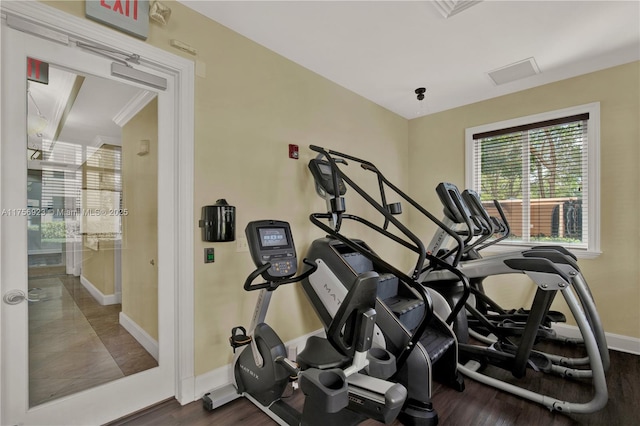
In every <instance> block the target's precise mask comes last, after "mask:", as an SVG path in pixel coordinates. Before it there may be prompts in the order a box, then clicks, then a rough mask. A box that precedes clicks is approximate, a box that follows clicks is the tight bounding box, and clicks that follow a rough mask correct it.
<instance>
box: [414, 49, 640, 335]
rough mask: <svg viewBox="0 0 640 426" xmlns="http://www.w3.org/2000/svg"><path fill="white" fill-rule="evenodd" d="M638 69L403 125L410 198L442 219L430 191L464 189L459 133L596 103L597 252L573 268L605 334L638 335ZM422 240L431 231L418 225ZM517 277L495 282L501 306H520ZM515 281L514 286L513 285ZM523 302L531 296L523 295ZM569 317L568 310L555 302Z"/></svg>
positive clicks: (565, 83) (566, 82) (528, 92)
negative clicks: (448, 185)
mask: <svg viewBox="0 0 640 426" xmlns="http://www.w3.org/2000/svg"><path fill="white" fill-rule="evenodd" d="M639 85H640V63H639V62H635V63H631V64H627V65H622V66H618V67H614V68H610V69H606V70H603V71H599V72H594V73H591V74H586V75H583V76H580V77H575V78H571V79H568V80H563V81H560V82H557V83H553V84H548V85H545V86H540V87H536V88H533V89H530V90H525V91H522V92H518V93H514V94H511V95H506V96H502V97H499V98H494V99H490V100H487V101H484V102H479V103H475V104H472V105H467V106H464V107H460V108H455V109H451V110H448V111H444V112H441V113H437V114H433V115H429V116H426V117H423V118H420V119H415V120H411V121H410V122H409V152H410V153H411V157H410V159H409V170H410V173H409V182H410V188H411V193H412V194H416V196H417V197H418V199H419V201H420V202H422V203H424V205H425V206H427V207H428V208H431V210H433V211H437V212H438V215H441V211H442V209H441V207H440V203H439V201H438V199H437V196H436V194H435V190H434V189H435V187H436V185H437V184H438V183H439V182H440V181H450V182H453V183H455V184H457V185H459V186H461V187H464V183H465V175H464V158H465V157H464V154H465V153H464V146H465V141H464V131H465V128H467V127H473V126H478V125H481V124H487V123H492V122H497V121H502V120H508V119H512V118H517V117H522V116H526V115H530V114H536V113H542V112H546V111H552V110H556V109H561V108H566V107H571V106H575V105H582V104H586V103H590V102H600V108H601V142H600V143H601V160H600V161H601V217H600V226H601V249H602V252H603V253H602V255H600V256H599V257H598V258H597V259H594V260H587V259H581V260H580V261H579V264H580V266H581V268H582V271H583V273H584V275H585V277H586V279H587V282H588V283H589V285H590V287H591V290H592V292H593V295H594V297H595V300H596V304H597V306H598V309H599V313H600V315H601V317H602V321H603V323H604V327H605V330H606V331H608V332H611V333H618V334H622V335H626V336H632V337H636V338H638V337H640V309H639V307H640V269H639V266H638V265H639V263H640V262H638V259H640V244H639V242H640V222H639V221H638V212H639V211H640V210H639V209H640V191H639V190H638V185H639V184H640V174H639V172H638V170H639V167H638V164H639V163H638V159H639V158H640V149H639V143H638V141H639V140H640V127H639V126H640V124H639V123H640V107H639V104H640V89H639ZM412 220H413V221H414V224H415V225H417V226H419V227H420V229H421V232H422V233H423V235H425V236H426V235H430V233H431V232H433V228H430V227H427V226H425V225H423V224H419V225H418V223H417V222H418V220H417V218H416V217H412ZM518 278H520V277H513V278H511V277H509V278H508V279H507V278H505V279H501V280H493V282H495V285H493V286H491V288H492V289H493V291H494V292H496V296H497V297H498V298H499V299H500V300H501V301H504V303H505V306H512V305H515V304H516V303H518V304H519V303H523V300H521V299H522V297H521V295H522V292H523V288H524V287H523V286H522V285H520V284H518V285H516V286H514V285H512V284H513V283H515V282H516V281H517V282H518V283H522V282H523V279H518ZM516 279H518V280H516ZM525 294H526V295H527V296H530V295H531V294H532V292H531V291H525ZM557 305H558V307H560V308H561V309H563V310H565V311H567V308H566V306H565V307H563V306H562V304H559V303H558V304H557Z"/></svg>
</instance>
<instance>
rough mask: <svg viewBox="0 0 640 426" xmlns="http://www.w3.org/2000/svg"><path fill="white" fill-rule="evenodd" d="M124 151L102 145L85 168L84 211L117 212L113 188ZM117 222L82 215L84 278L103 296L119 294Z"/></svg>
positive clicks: (83, 167) (83, 186) (83, 187)
mask: <svg viewBox="0 0 640 426" xmlns="http://www.w3.org/2000/svg"><path fill="white" fill-rule="evenodd" d="M119 149H120V147H117V146H113V145H106V144H105V145H102V146H101V147H100V148H99V149H98V150H97V151H95V152H94V153H93V154H92V155H90V156H89V157H88V158H87V161H86V162H85V163H84V164H83V165H82V209H83V210H82V211H83V212H90V211H94V212H95V211H97V210H102V209H104V210H107V211H108V210H109V209H113V208H114V207H115V206H114V200H117V199H118V197H117V196H115V195H116V194H117V193H115V192H114V188H113V183H114V180H113V174H114V169H113V166H114V165H113V161H112V159H113V152H114V151H117V150H119ZM114 224H115V223H114V218H113V217H111V216H104V215H82V229H83V234H84V235H83V236H82V243H83V244H82V276H83V277H84V278H85V279H87V280H88V281H89V282H90V283H91V284H92V285H93V286H94V287H95V288H96V289H97V290H98V291H100V293H102V294H103V295H105V296H110V295H113V294H114V293H115V263H114V262H115V259H114V256H113V254H114V238H116V237H117V236H116V235H115V233H114V232H113V231H114Z"/></svg>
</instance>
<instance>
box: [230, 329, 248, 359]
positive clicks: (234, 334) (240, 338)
mask: <svg viewBox="0 0 640 426" xmlns="http://www.w3.org/2000/svg"><path fill="white" fill-rule="evenodd" d="M238 331H239V332H238ZM251 340H252V337H251V336H247V330H246V329H245V328H244V327H233V328H232V329H231V337H229V344H230V345H231V347H232V348H233V353H236V349H237V348H239V347H241V346H246V345H248V344H249V343H251Z"/></svg>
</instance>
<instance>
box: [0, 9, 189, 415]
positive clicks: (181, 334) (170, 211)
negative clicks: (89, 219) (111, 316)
mask: <svg viewBox="0 0 640 426" xmlns="http://www.w3.org/2000/svg"><path fill="white" fill-rule="evenodd" d="M0 7H1V8H2V14H3V18H4V17H5V16H7V15H9V16H15V17H18V18H21V19H25V20H27V21H28V22H31V23H34V24H36V25H38V26H44V27H45V28H47V29H50V30H53V31H59V32H60V33H61V34H66V35H68V36H69V37H70V38H71V40H73V39H80V40H82V41H88V42H95V43H98V44H100V45H103V46H108V47H112V48H115V49H120V50H125V51H128V52H134V53H138V54H140V55H141V57H142V58H143V61H142V64H143V66H140V67H138V66H136V68H139V69H143V70H145V71H147V72H151V73H154V74H157V75H160V76H163V77H165V78H166V79H167V80H168V88H167V90H166V91H159V92H158V99H159V112H158V122H159V129H158V130H159V140H158V144H159V157H158V170H159V173H158V187H159V188H163V190H162V191H158V225H159V232H158V248H159V251H158V268H159V282H158V290H159V312H160V313H161V314H160V315H159V318H158V320H159V334H160V338H159V343H160V348H159V352H160V366H159V367H157V368H154V369H151V370H147V371H145V372H142V373H139V374H136V375H133V376H129V377H125V378H123V379H120V380H117V381H114V382H111V383H109V384H106V385H102V386H99V387H96V388H93V389H90V390H87V391H83V392H80V393H77V394H74V395H70V396H68V397H63V398H61V399H59V400H55V401H52V402H49V403H46V404H43V405H40V406H36V407H33V408H29V407H28V388H27V386H28V381H27V378H28V353H27V350H28V335H27V303H26V302H23V303H20V304H17V305H7V304H4V303H2V302H0V318H1V319H2V321H1V322H2V323H1V325H0V327H1V330H2V333H1V335H0V360H1V364H2V367H1V369H0V381H1V382H2V386H1V388H0V412H1V413H2V418H0V423H1V424H100V423H104V422H107V421H109V420H112V419H114V418H117V417H120V416H122V415H125V414H127V413H130V412H132V411H136V410H138V409H140V408H143V407H145V406H147V405H150V404H153V403H155V402H158V401H159V400H161V399H164V398H167V397H171V396H173V395H175V396H176V398H177V399H178V400H179V401H180V402H182V403H186V402H190V401H192V400H194V399H195V390H194V377H193V371H194V369H193V348H194V345H193V316H192V312H193V263H192V259H193V226H194V219H193V193H192V192H193V172H192V170H193V105H194V98H193V96H194V80H193V75H194V66H193V62H191V61H188V60H186V59H183V58H180V57H177V56H175V55H172V54H170V53H168V52H165V51H163V50H161V49H157V48H154V47H152V46H149V45H147V44H146V43H143V42H140V41H138V40H134V39H132V38H130V37H128V36H125V35H122V34H119V33H117V32H115V31H113V30H110V29H108V28H105V27H101V26H99V25H97V24H94V23H92V22H89V21H86V20H84V19H80V18H76V17H73V16H70V15H67V14H65V13H63V12H60V11H58V10H56V9H53V8H50V7H48V6H46V5H43V4H42V3H39V2H2V3H0ZM26 55H31V56H37V57H39V58H41V59H44V60H48V61H49V62H51V63H54V64H59V65H64V66H67V67H69V68H71V69H76V70H79V71H81V72H85V73H88V74H95V75H99V76H102V77H106V78H112V77H110V75H109V66H110V63H111V61H110V60H108V59H105V58H102V57H100V56H96V55H95V54H92V53H87V52H85V51H82V50H80V49H79V48H77V47H74V43H73V41H72V42H71V43H70V46H67V45H64V44H60V43H55V42H52V41H47V40H44V39H42V38H39V37H36V36H32V35H27V34H25V33H22V32H19V31H16V30H13V29H9V28H8V27H7V26H6V24H5V21H4V20H3V26H2V71H1V74H0V76H1V78H2V89H1V98H2V111H1V113H2V124H1V126H0V131H1V135H2V141H1V142H2V145H1V151H0V185H2V186H1V191H0V195H1V197H0V209H12V208H21V207H26V202H25V201H26V199H25V198H26V195H25V194H26V158H25V150H24V148H25V146H26V140H25V138H26V135H25V129H26V110H27V108H26V96H25V94H26V78H25V75H26V58H25V57H26ZM116 80H117V78H116ZM127 83H128V84H133V85H136V84H135V83H131V82H127ZM139 87H140V88H144V89H147V90H153V89H150V88H148V87H146V86H142V85H139ZM23 177H24V179H23ZM25 229H26V216H20V215H13V216H2V227H0V240H1V241H2V245H1V247H0V260H1V262H0V290H1V292H2V294H5V293H6V292H7V291H9V290H11V289H20V290H22V291H24V292H25V293H26V290H27V257H26V253H27V250H26V244H27V243H26V231H25ZM160 230H161V231H160ZM177 342H180V344H178V343H177Z"/></svg>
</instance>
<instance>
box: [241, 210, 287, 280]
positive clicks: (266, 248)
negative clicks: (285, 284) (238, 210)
mask: <svg viewBox="0 0 640 426" xmlns="http://www.w3.org/2000/svg"><path fill="white" fill-rule="evenodd" d="M245 234H246V236H247V242H248V243H249V252H250V253H251V258H252V259H253V262H254V263H255V264H256V266H257V267H260V266H263V265H266V264H267V263H269V264H271V266H270V267H269V269H268V270H267V271H266V273H265V275H267V276H268V277H267V278H268V279H273V278H287V277H292V276H293V275H295V273H296V272H297V270H298V259H297V257H296V249H295V246H294V244H293V238H292V237H291V227H290V226H289V224H288V223H287V222H284V221H280V220H261V221H254V222H251V223H249V224H248V225H247V228H246V229H245ZM263 276H264V275H263Z"/></svg>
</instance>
